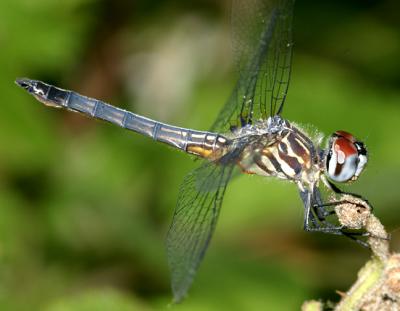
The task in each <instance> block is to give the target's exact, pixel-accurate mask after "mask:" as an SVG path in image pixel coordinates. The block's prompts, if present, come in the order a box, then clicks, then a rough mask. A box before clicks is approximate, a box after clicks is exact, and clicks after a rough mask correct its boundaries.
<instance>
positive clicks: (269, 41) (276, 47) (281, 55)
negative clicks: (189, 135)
mask: <svg viewBox="0 0 400 311" xmlns="http://www.w3.org/2000/svg"><path fill="white" fill-rule="evenodd" d="M293 7H294V0H246V1H243V0H234V1H233V6H232V28H233V35H232V36H233V46H234V53H235V56H236V62H237V67H238V69H239V81H238V83H237V85H236V87H235V89H234V91H233V93H232V94H231V97H230V98H229V100H228V102H227V103H226V104H225V106H224V108H223V109H222V110H221V112H220V114H219V116H218V118H217V120H216V121H215V123H214V124H213V126H212V128H211V130H212V131H217V132H223V131H227V130H229V129H232V128H236V127H243V126H245V125H246V124H251V123H253V122H254V121H256V120H259V119H267V118H268V116H273V115H275V114H280V112H281V111H282V109H283V105H284V102H285V99H286V94H287V90H288V86H289V80H290V72H291V60H292V46H293V43H292V17H293Z"/></svg>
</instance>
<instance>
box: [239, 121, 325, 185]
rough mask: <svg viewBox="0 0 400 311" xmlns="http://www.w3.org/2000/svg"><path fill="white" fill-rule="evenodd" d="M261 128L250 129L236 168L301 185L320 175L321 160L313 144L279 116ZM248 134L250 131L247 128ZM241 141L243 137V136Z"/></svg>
mask: <svg viewBox="0 0 400 311" xmlns="http://www.w3.org/2000/svg"><path fill="white" fill-rule="evenodd" d="M261 125H263V126H264V127H263V129H261V130H257V125H253V126H252V131H253V132H254V133H257V132H259V133H260V134H259V135H254V136H252V137H251V138H248V145H247V147H246V148H244V150H243V152H242V154H241V157H240V161H239V166H240V167H241V169H242V171H243V172H244V173H247V174H257V175H263V176H273V177H277V178H280V179H285V180H290V181H294V182H300V183H308V184H309V183H315V182H316V181H317V180H318V179H319V176H320V173H321V169H320V165H319V164H320V162H321V161H320V159H319V154H318V152H316V148H315V146H314V143H313V141H311V139H309V138H308V136H306V135H305V134H304V133H303V132H302V131H301V130H300V129H298V128H297V127H295V126H294V125H292V124H290V123H289V122H288V121H286V120H284V119H282V118H281V117H279V116H275V117H270V118H269V119H268V120H267V121H266V122H264V123H263V124H261V123H260V124H259V126H261ZM247 131H248V132H250V128H249V129H247ZM243 139H244V137H243Z"/></svg>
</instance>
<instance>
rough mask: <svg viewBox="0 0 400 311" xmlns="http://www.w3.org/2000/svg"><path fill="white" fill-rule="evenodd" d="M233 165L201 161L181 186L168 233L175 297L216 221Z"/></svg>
mask: <svg viewBox="0 0 400 311" xmlns="http://www.w3.org/2000/svg"><path fill="white" fill-rule="evenodd" d="M232 171H233V165H232V164H228V165H222V164H214V163H212V162H207V163H203V164H202V165H201V166H200V167H198V168H197V169H195V170H194V171H192V172H191V173H190V174H188V175H187V176H186V177H185V179H184V181H183V183H182V186H181V189H180V192H179V197H178V203H177V206H176V209H175V213H174V217H173V221H172V224H171V227H170V229H169V232H168V235H167V253H168V261H169V266H170V270H171V283H172V291H173V294H174V301H175V302H179V301H181V300H182V299H183V298H184V297H185V295H186V293H187V291H188V289H189V287H190V285H191V284H192V281H193V278H194V276H195V274H196V271H197V269H198V267H199V265H200V263H201V260H202V259H203V257H204V254H205V252H206V250H207V247H208V244H209V242H210V239H211V237H212V234H213V232H214V229H215V225H216V223H217V219H218V215H219V212H220V208H221V204H222V199H223V197H224V192H225V189H226V185H227V183H228V181H229V179H230V177H231V174H232Z"/></svg>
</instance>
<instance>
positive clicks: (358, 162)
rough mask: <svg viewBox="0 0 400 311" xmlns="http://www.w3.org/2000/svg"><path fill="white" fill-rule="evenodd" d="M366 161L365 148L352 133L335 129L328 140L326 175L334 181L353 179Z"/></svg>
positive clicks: (359, 172) (358, 174)
mask: <svg viewBox="0 0 400 311" xmlns="http://www.w3.org/2000/svg"><path fill="white" fill-rule="evenodd" d="M367 161H368V157H367V149H366V148H365V146H364V144H363V143H362V142H360V141H358V140H357V139H356V138H355V137H354V136H353V135H351V134H350V133H347V132H345V131H336V132H335V133H333V134H332V136H331V138H330V140H329V147H328V154H327V156H326V175H327V176H328V177H329V178H330V179H332V180H333V181H335V182H349V181H354V180H356V179H357V178H358V176H360V174H361V172H362V171H363V169H364V167H365V166H366V164H367Z"/></svg>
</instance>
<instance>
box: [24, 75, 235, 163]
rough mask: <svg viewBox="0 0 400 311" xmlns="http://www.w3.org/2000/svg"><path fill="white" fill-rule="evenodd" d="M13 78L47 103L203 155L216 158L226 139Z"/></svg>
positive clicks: (39, 83) (67, 91)
mask: <svg viewBox="0 0 400 311" xmlns="http://www.w3.org/2000/svg"><path fill="white" fill-rule="evenodd" d="M16 82H17V84H18V85H19V86H21V87H23V88H24V89H26V90H27V91H28V92H29V93H30V94H32V95H33V96H34V97H35V98H36V99H37V100H39V101H40V102H42V103H43V104H45V105H47V106H50V107H55V108H64V109H67V110H71V111H74V112H79V113H82V114H84V115H87V116H89V117H92V118H96V119H101V120H104V121H108V122H110V123H113V124H116V125H118V126H120V127H123V128H126V129H128V130H131V131H134V132H137V133H139V134H142V135H144V136H148V137H150V138H152V139H154V140H156V141H160V142H163V143H166V144H168V145H170V146H172V147H174V148H177V149H180V150H183V151H185V152H187V153H190V154H194V155H197V156H200V157H203V158H209V159H212V160H216V159H218V158H219V157H220V156H222V155H223V154H224V150H225V149H226V148H225V147H226V146H227V143H228V139H226V138H225V137H223V136H222V135H219V134H216V133H211V132H206V131H196V130H192V129H186V128H181V127H177V126H173V125H169V124H165V123H161V122H158V121H155V120H152V119H149V118H146V117H143V116H141V115H138V114H135V113H133V112H130V111H127V110H123V109H120V108H117V107H115V106H112V105H110V104H107V103H105V102H102V101H100V100H97V99H93V98H90V97H86V96H83V95H80V94H78V93H76V92H73V91H69V90H64V89H61V88H58V87H55V86H53V85H49V84H47V83H44V82H41V81H37V80H30V79H18V80H17V81H16Z"/></svg>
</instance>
